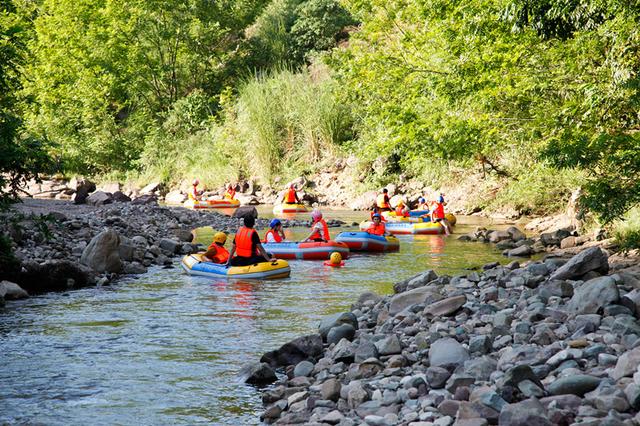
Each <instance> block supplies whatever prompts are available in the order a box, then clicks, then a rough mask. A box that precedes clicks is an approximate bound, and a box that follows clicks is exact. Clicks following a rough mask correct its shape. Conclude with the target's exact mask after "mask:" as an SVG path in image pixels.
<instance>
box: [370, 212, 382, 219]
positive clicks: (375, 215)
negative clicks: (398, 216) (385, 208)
mask: <svg viewBox="0 0 640 426" xmlns="http://www.w3.org/2000/svg"><path fill="white" fill-rule="evenodd" d="M374 217H377V218H379V219H382V216H380V213H374V214H373V216H371V219H373V218H374Z"/></svg>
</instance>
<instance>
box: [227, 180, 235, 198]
mask: <svg viewBox="0 0 640 426" xmlns="http://www.w3.org/2000/svg"><path fill="white" fill-rule="evenodd" d="M224 198H226V199H228V200H233V199H235V198H236V189H235V188H234V187H233V185H231V184H229V186H228V187H227V190H226V191H225V193H224Z"/></svg>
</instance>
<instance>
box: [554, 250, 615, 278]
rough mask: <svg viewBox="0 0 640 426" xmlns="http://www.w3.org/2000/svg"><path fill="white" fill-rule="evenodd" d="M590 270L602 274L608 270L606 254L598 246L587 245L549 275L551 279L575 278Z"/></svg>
mask: <svg viewBox="0 0 640 426" xmlns="http://www.w3.org/2000/svg"><path fill="white" fill-rule="evenodd" d="M590 271H596V272H599V273H602V274H606V273H607V272H609V261H608V256H607V254H606V253H605V252H604V251H602V249H601V248H600V247H589V248H588V249H586V250H584V251H582V252H580V253H578V254H577V255H575V256H573V257H572V258H571V260H569V261H568V262H567V263H565V264H564V265H562V266H561V267H559V268H558V269H557V270H556V271H555V272H554V273H553V274H552V275H551V279H552V280H570V279H575V278H579V277H581V276H583V275H584V274H586V273H587V272H590Z"/></svg>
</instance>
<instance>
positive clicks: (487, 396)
mask: <svg viewBox="0 0 640 426" xmlns="http://www.w3.org/2000/svg"><path fill="white" fill-rule="evenodd" d="M479 401H480V402H481V403H482V404H484V405H486V406H487V407H489V408H492V409H494V410H496V411H497V412H500V411H502V409H503V408H504V407H505V406H506V405H508V404H507V401H505V400H504V399H502V397H501V396H500V395H498V394H497V393H495V392H493V391H491V392H485V393H483V394H482V395H481V396H480V399H479Z"/></svg>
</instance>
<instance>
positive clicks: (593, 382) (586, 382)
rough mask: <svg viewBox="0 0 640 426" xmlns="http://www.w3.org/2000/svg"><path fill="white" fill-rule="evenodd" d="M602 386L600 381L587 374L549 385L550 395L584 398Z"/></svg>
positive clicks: (562, 378)
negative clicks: (586, 394)
mask: <svg viewBox="0 0 640 426" xmlns="http://www.w3.org/2000/svg"><path fill="white" fill-rule="evenodd" d="M599 384H600V379H599V378H597V377H594V376H589V375H587V374H575V375H571V376H566V377H561V378H559V379H557V380H556V381H554V382H553V383H551V384H550V385H549V388H548V390H549V393H550V394H551V395H564V394H572V395H577V396H584V394H585V393H587V392H591V391H592V390H594V389H595V388H596V387H598V385H599Z"/></svg>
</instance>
